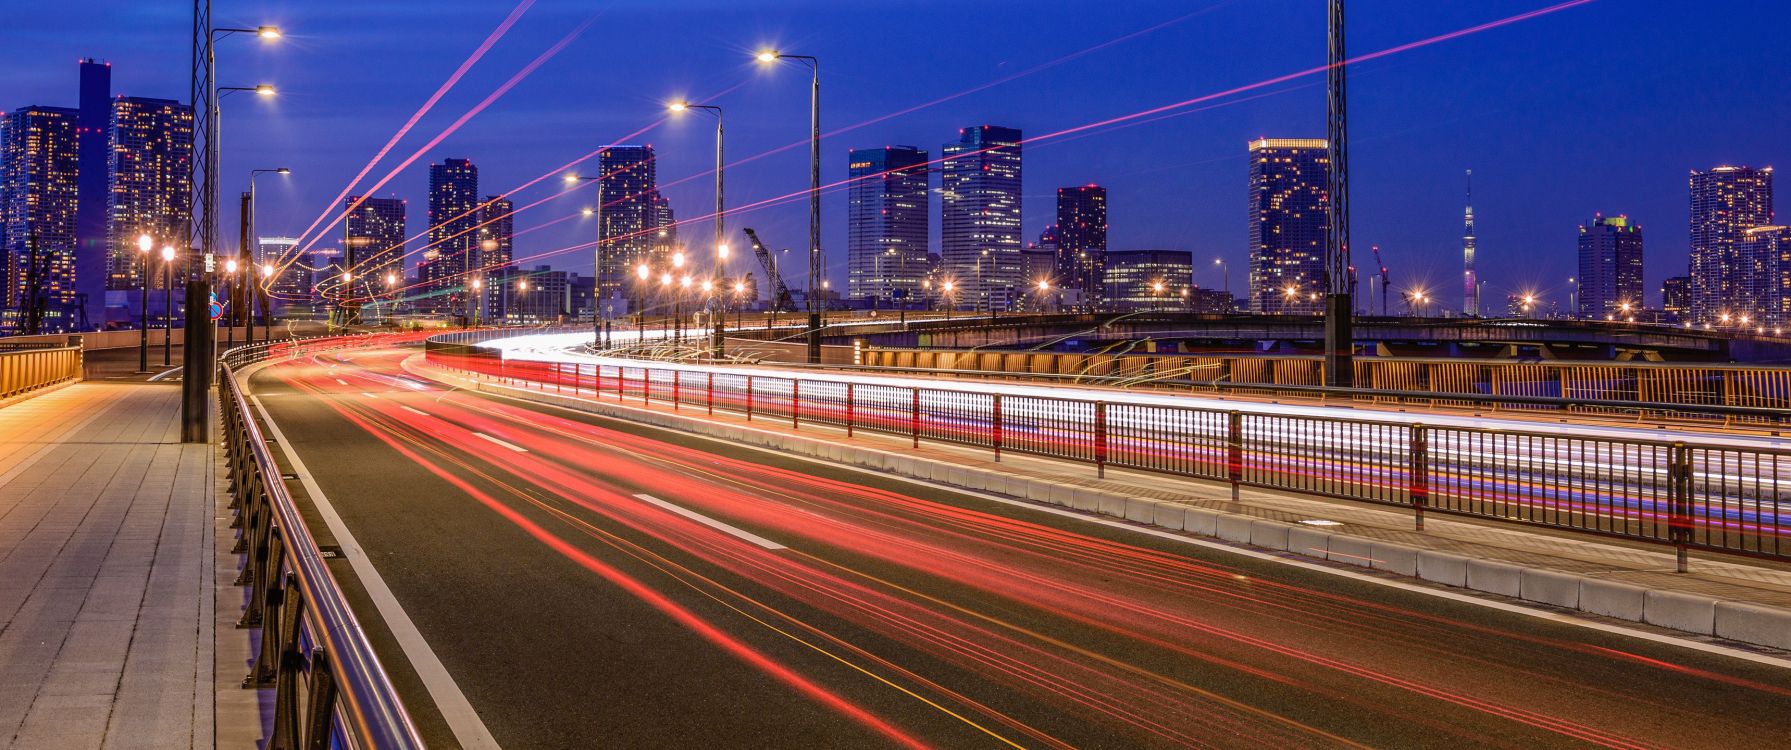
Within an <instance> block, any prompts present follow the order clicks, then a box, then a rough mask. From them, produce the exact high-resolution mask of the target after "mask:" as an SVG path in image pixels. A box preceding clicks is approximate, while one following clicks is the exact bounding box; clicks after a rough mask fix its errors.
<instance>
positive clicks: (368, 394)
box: [361, 391, 379, 398]
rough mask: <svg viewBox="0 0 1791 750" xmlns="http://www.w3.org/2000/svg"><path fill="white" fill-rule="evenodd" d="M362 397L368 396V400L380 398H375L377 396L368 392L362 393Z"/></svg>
mask: <svg viewBox="0 0 1791 750" xmlns="http://www.w3.org/2000/svg"><path fill="white" fill-rule="evenodd" d="M361 395H363V396H366V397H367V398H379V397H378V396H375V395H373V394H371V393H368V392H366V391H361Z"/></svg>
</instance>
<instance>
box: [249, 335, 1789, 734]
mask: <svg viewBox="0 0 1791 750" xmlns="http://www.w3.org/2000/svg"><path fill="white" fill-rule="evenodd" d="M414 353H415V351H414V350H380V351H357V352H351V353H341V354H334V355H332V354H329V353H323V354H318V355H313V356H310V357H307V358H305V359H302V360H298V361H294V362H290V363H285V364H280V365H275V366H272V367H270V368H267V369H265V370H262V371H260V372H258V373H256V374H255V376H254V378H253V380H252V386H253V392H254V393H256V394H258V398H259V399H260V401H261V402H262V403H264V404H265V406H266V408H267V410H268V411H269V413H270V415H271V416H272V418H273V419H274V421H275V422H276V424H278V425H279V427H280V428H281V430H282V432H283V434H284V435H285V436H286V439H287V440H288V441H289V447H291V448H292V449H294V450H296V452H297V453H298V455H299V456H300V458H301V459H302V460H303V462H304V463H305V464H306V465H307V466H308V467H309V468H310V469H312V470H313V471H314V472H316V480H317V482H318V483H319V485H320V486H321V489H322V490H323V491H324V493H325V495H327V497H328V498H329V499H330V501H331V502H332V504H333V506H334V507H335V509H336V511H338V512H339V513H340V515H341V517H342V519H343V521H344V522H345V523H346V525H347V527H348V529H349V530H350V531H351V532H352V533H353V535H354V536H355V537H356V539H357V540H358V542H359V543H360V544H361V545H362V546H363V547H365V548H366V550H367V553H368V555H369V557H370V559H371V561H372V562H373V564H374V565H375V566H376V567H377V568H378V569H379V571H380V572H381V574H382V576H383V578H384V579H385V581H386V582H387V583H388V584H389V585H390V586H391V588H392V591H393V593H394V594H395V596H396V598H397V600H398V602H399V603H400V604H401V605H402V606H403V608H404V609H405V610H406V611H407V612H408V613H409V615H410V617H411V619H412V620H413V621H414V622H415V623H416V625H417V628H418V629H419V630H420V632H421V634H422V635H423V637H424V639H425V640H426V641H427V642H428V644H429V645H430V646H431V647H432V648H433V650H434V652H435V653H436V654H438V655H439V656H440V658H441V660H442V662H443V663H444V664H445V666H446V668H447V672H448V673H449V675H451V676H452V678H453V680H454V681H455V682H456V683H458V685H459V686H460V688H461V690H462V691H463V692H464V693H465V695H466V696H467V698H468V700H469V701H470V702H471V704H472V706H473V707H474V708H475V709H476V710H477V711H478V712H479V714H480V716H481V717H482V718H483V720H484V723H485V724H486V726H487V727H489V729H490V731H491V732H492V734H493V736H494V737H495V738H496V739H497V741H498V742H499V743H500V744H502V745H504V746H506V747H512V748H521V747H574V746H592V745H602V746H617V747H705V746H706V747H877V746H910V747H916V746H929V747H1059V748H1061V747H1115V748H1120V747H1123V748H1131V747H1261V746H1272V747H1348V746H1370V747H1392V746H1398V747H1448V748H1459V747H1509V748H1528V747H1555V746H1560V747H1567V746H1586V745H1590V746H1604V747H1725V748H1732V747H1769V746H1775V745H1779V744H1782V741H1783V738H1784V737H1785V736H1787V735H1786V733H1787V732H1791V672H1787V671H1785V670H1782V669H1780V668H1777V667H1773V666H1769V665H1762V664H1758V663H1753V662H1746V661H1741V660H1737V659H1733V658H1729V657H1725V656H1721V655H1715V654H1708V653H1702V652H1696V651H1689V650H1685V649H1680V648H1675V647H1672V646H1668V645H1664V644H1658V643H1653V642H1647V641H1641V640H1636V639H1631V638H1626V637H1623V636H1621V635H1616V634H1611V633H1606V632H1602V631H1595V630H1589V629H1585V628H1579V627H1574V626H1571V625H1565V624H1561V623H1555V622H1550V621H1546V620H1540V619H1537V618H1531V617H1525V616H1522V615H1517V614H1513V613H1508V612H1502V611H1498V610H1492V609H1487V608H1483V607H1478V606H1475V605H1472V604H1466V603H1462V602H1456V601H1451V600H1445V599H1439V598H1435V597H1430V596H1425V595H1423V594H1420V593H1414V592H1409V591H1402V590H1398V589H1391V588H1388V587H1383V586H1377V585H1374V584H1372V583H1367V582H1361V581H1354V580H1348V579H1339V578H1337V577H1335V576H1331V575H1328V574H1325V573H1322V572H1315V571H1310V570H1306V569H1303V568H1299V567H1293V566H1288V565H1282V564H1279V563H1276V562H1272V561H1262V560H1256V559H1252V558H1245V557H1239V556H1235V555H1231V554H1229V553H1226V552H1224V551H1217V550H1211V549H1208V548H1205V547H1200V546H1195V545H1189V544H1185V543H1182V542H1178V541H1176V540H1174V539H1165V538H1161V537H1158V536H1152V535H1147V534H1143V533H1139V532H1137V531H1134V530H1131V529H1126V528H1117V527H1114V526H1112V525H1105V524H1101V523H1098V522H1094V521H1091V520H1084V519H1080V518H1076V517H1071V516H1066V515H1062V514H1054V513H1045V512H1041V511H1039V510H1035V509H1032V508H1029V507H1025V506H1021V505H1015V504H1005V503H999V502H995V501H993V500H989V499H983V498H978V497H972V496H966V495H962V494H958V493H954V492H949V491H944V490H940V489H935V488H932V487H926V486H919V485H913V484H909V483H906V482H901V481H898V480H895V479H893V478H890V477H887V476H883V475H876V474H866V473H861V472H856V471H851V470H847V469H844V468H839V467H830V466H823V465H819V464H814V463H810V462H806V461H802V460H799V459H795V458H792V457H786V456H778V455H774V454H769V453H763V452H759V451H755V450H751V449H748V448H744V447H740V446H734V445H728V444H722V443H715V442H711V441H707V440H704V439H701V438H696V437H692V436H686V435H679V434H674V433H667V432H662V431H657V430H653V429H650V428H645V427H641V426H638V425H634V424H631V423H626V422H618V421H613V420H606V419H601V418H597V417H593V416H589V415H583V414H576V413H572V412H563V411H558V410H554V409H551V408H548V407H541V406H535V405H527V404H522V403H519V402H512V401H508V400H504V399H500V398H496V397H492V396H486V395H479V394H470V393H466V392H463V391H450V390H445V389H442V388H439V387H437V386H435V385H432V384H427V383H425V382H422V381H418V380H416V379H414V378H410V377H408V376H406V375H405V374H404V373H403V371H402V369H401V368H400V362H401V360H402V358H404V357H406V356H411V355H413V354H414ZM337 565H338V567H336V568H334V572H335V573H336V575H337V576H338V577H340V578H342V579H344V580H345V581H347V582H348V585H350V586H351V588H353V587H356V586H358V584H357V583H355V581H354V577H353V574H352V571H351V570H350V569H349V567H348V566H347V564H346V563H337ZM351 593H353V595H354V596H356V597H357V598H359V599H362V600H364V599H365V595H364V593H363V592H359V591H358V590H357V591H354V592H351ZM362 616H363V621H365V622H368V623H369V626H370V627H371V628H372V629H373V631H374V632H373V636H374V640H375V643H376V647H378V648H379V649H381V656H382V659H383V660H384V661H385V662H386V663H387V664H388V665H398V664H402V663H403V658H402V654H401V653H400V652H399V651H398V650H397V646H396V645H395V642H394V640H393V637H392V636H391V635H390V634H389V633H386V632H385V631H384V630H383V628H382V626H381V625H380V624H379V622H378V621H377V618H375V617H373V616H372V614H371V613H370V612H367V611H365V610H363V612H362ZM398 671H399V672H400V674H399V675H398V677H399V681H400V689H401V690H402V691H404V692H405V695H406V699H407V702H408V703H409V704H410V705H411V706H413V710H414V711H415V712H416V713H417V714H418V715H419V721H420V722H421V723H422V725H423V726H424V727H425V729H426V731H429V732H430V733H431V734H433V735H435V736H436V738H437V739H438V740H444V741H445V732H446V730H445V729H444V728H443V724H442V721H441V719H440V717H439V716H436V715H434V714H433V713H432V711H431V710H430V709H429V708H428V706H429V705H430V703H429V700H428V698H427V696H426V694H424V693H423V692H422V690H421V688H420V687H419V685H418V682H417V678H416V677H415V676H414V675H411V674H409V673H407V672H406V671H405V670H403V669H398Z"/></svg>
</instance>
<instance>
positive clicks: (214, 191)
mask: <svg viewBox="0 0 1791 750" xmlns="http://www.w3.org/2000/svg"><path fill="white" fill-rule="evenodd" d="M192 62H193V67H192V75H191V79H190V83H191V94H192V98H191V101H192V102H193V106H194V107H195V109H199V111H200V112H201V113H202V116H203V117H204V118H205V119H204V124H203V128H204V132H203V133H196V134H195V136H196V137H197V136H203V140H202V143H203V144H204V148H203V149H201V150H200V152H199V158H196V159H194V160H193V170H194V171H195V172H196V173H197V174H195V175H194V176H193V177H194V179H193V180H192V183H193V187H194V189H195V190H197V192H198V199H199V200H198V203H199V210H197V211H194V212H191V213H190V215H189V217H188V221H189V222H191V223H190V224H189V225H188V229H189V233H188V238H189V240H190V241H189V242H188V247H187V263H186V266H187V273H186V277H187V278H186V286H187V290H186V300H187V309H186V342H185V345H184V346H182V358H181V359H182V364H183V365H184V371H183V373H182V376H181V402H180V441H181V442H183V443H203V442H206V441H207V440H208V439H209V437H210V432H211V430H210V427H211V425H210V420H209V419H207V417H208V415H209V410H208V408H207V407H208V402H209V400H208V399H207V396H208V395H209V391H210V390H211V376H212V367H213V362H212V342H211V335H210V334H211V321H210V317H211V315H210V312H211V311H210V305H209V301H210V298H211V278H210V275H209V274H207V273H206V271H205V259H206V258H207V257H209V256H210V255H211V253H212V251H213V250H214V249H215V248H216V246H217V210H216V209H217V199H218V179H217V175H218V153H219V152H218V132H217V130H218V91H217V56H216V54H215V52H214V50H213V49H212V24H211V0H193V60H192Z"/></svg>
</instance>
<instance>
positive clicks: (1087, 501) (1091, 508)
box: [1070, 487, 1107, 513]
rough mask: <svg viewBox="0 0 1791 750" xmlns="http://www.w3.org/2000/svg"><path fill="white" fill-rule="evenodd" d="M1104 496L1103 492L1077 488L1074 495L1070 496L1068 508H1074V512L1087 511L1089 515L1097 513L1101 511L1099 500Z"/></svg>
mask: <svg viewBox="0 0 1791 750" xmlns="http://www.w3.org/2000/svg"><path fill="white" fill-rule="evenodd" d="M1106 494H1107V493H1105V492H1100V491H1097V490H1089V489H1083V488H1081V487H1078V488H1076V491H1075V492H1074V493H1071V494H1070V507H1072V508H1075V509H1076V510H1083V511H1088V512H1089V513H1098V512H1100V510H1101V498H1102V497H1103V496H1105V495H1106Z"/></svg>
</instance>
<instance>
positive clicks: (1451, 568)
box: [1418, 549, 1468, 589]
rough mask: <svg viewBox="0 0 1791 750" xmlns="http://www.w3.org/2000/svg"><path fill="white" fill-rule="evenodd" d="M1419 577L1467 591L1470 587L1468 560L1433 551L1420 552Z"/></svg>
mask: <svg viewBox="0 0 1791 750" xmlns="http://www.w3.org/2000/svg"><path fill="white" fill-rule="evenodd" d="M1418 577H1419V578H1422V579H1424V580H1426V581H1435V582H1437V583H1441V584H1444V585H1447V586H1454V587H1456V588H1464V589H1465V588H1467V587H1468V558H1466V557H1463V556H1461V555H1457V554H1454V553H1450V552H1439V551H1437V550H1433V549H1421V550H1418Z"/></svg>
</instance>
